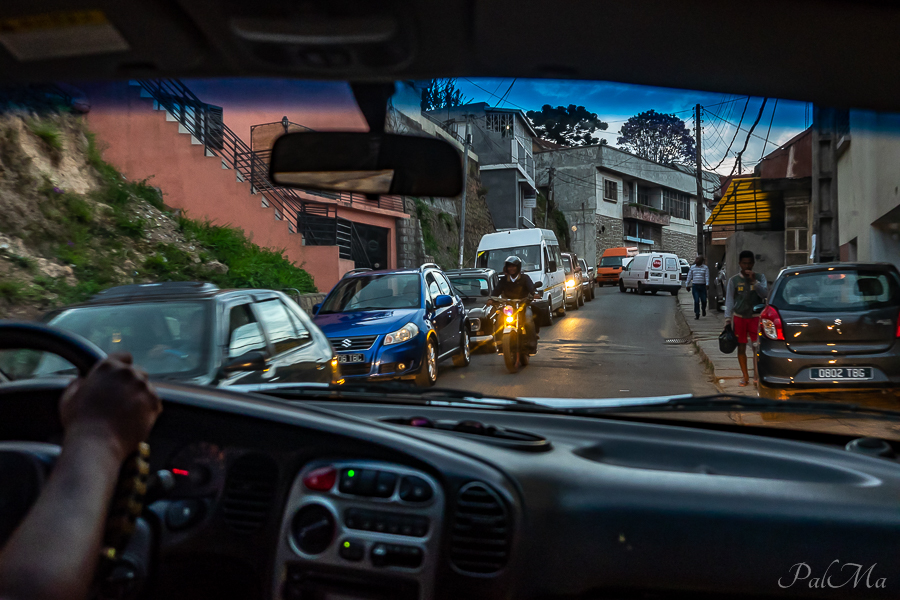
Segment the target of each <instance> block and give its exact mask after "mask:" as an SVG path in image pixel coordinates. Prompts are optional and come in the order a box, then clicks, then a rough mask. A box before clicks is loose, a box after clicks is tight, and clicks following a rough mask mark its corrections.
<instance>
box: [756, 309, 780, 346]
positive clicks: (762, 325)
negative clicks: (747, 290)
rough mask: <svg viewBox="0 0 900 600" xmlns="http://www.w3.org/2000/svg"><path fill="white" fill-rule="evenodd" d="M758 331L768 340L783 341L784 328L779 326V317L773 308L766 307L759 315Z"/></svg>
mask: <svg viewBox="0 0 900 600" xmlns="http://www.w3.org/2000/svg"><path fill="white" fill-rule="evenodd" d="M759 330H760V332H761V333H762V334H763V335H765V336H766V337H767V338H769V339H770V340H784V328H783V327H782V324H781V315H779V314H778V311H777V310H776V309H775V307H774V306H772V305H769V306H766V308H765V310H763V311H762V314H761V315H759Z"/></svg>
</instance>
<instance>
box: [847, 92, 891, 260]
mask: <svg viewBox="0 0 900 600" xmlns="http://www.w3.org/2000/svg"><path fill="white" fill-rule="evenodd" d="M849 112H850V114H849V127H848V128H847V129H846V130H844V131H841V132H840V135H838V138H837V140H836V152H837V168H836V171H837V191H838V193H837V195H838V203H837V204H838V222H839V224H840V225H839V228H838V231H839V239H840V259H841V260H850V261H856V260H858V261H863V262H868V261H876V262H882V261H883V262H890V263H894V264H895V265H897V266H900V191H898V190H900V170H898V169H897V165H898V164H900V116H898V115H893V114H882V113H875V112H870V111H861V110H851V111H849Z"/></svg>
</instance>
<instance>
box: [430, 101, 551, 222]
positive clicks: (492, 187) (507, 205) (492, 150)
mask: <svg viewBox="0 0 900 600" xmlns="http://www.w3.org/2000/svg"><path fill="white" fill-rule="evenodd" d="M427 114H428V115H429V116H430V117H432V118H433V119H435V120H436V121H438V122H440V123H441V124H442V127H444V129H447V130H448V131H450V132H451V133H454V134H455V135H457V136H459V137H460V138H461V139H463V138H464V136H465V132H466V121H467V120H468V121H469V123H470V133H471V135H472V142H471V143H472V148H473V149H474V150H475V152H476V153H477V154H478V157H479V160H480V162H479V166H480V168H481V182H482V185H483V186H484V187H485V188H486V189H487V203H488V207H490V210H491V216H492V217H493V220H494V226H495V227H497V229H518V228H520V227H531V226H533V223H532V221H533V216H532V215H533V212H532V211H533V209H534V208H535V206H536V201H537V191H536V188H535V184H534V167H535V163H534V156H533V150H532V148H533V146H534V138H536V137H537V134H536V133H535V131H534V129H533V128H532V126H531V123H530V122H529V121H528V118H527V117H526V116H525V113H523V112H522V111H521V110H518V109H512V108H495V107H491V106H488V104H487V103H486V102H479V103H475V104H466V105H463V106H454V107H448V108H441V109H438V110H432V111H428V113H427Z"/></svg>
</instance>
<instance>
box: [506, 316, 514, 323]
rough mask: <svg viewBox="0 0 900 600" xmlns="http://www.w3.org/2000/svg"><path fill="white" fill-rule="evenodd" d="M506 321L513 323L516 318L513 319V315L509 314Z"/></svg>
mask: <svg viewBox="0 0 900 600" xmlns="http://www.w3.org/2000/svg"><path fill="white" fill-rule="evenodd" d="M506 322H507V323H515V322H516V319H515V317H513V316H512V315H510V316H508V317H506Z"/></svg>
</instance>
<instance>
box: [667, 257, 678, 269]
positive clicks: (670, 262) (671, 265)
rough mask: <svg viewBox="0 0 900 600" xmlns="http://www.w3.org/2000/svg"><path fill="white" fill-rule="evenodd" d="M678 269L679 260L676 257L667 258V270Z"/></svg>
mask: <svg viewBox="0 0 900 600" xmlns="http://www.w3.org/2000/svg"><path fill="white" fill-rule="evenodd" d="M677 270H678V261H677V260H676V259H674V258H667V259H666V271H677Z"/></svg>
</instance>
